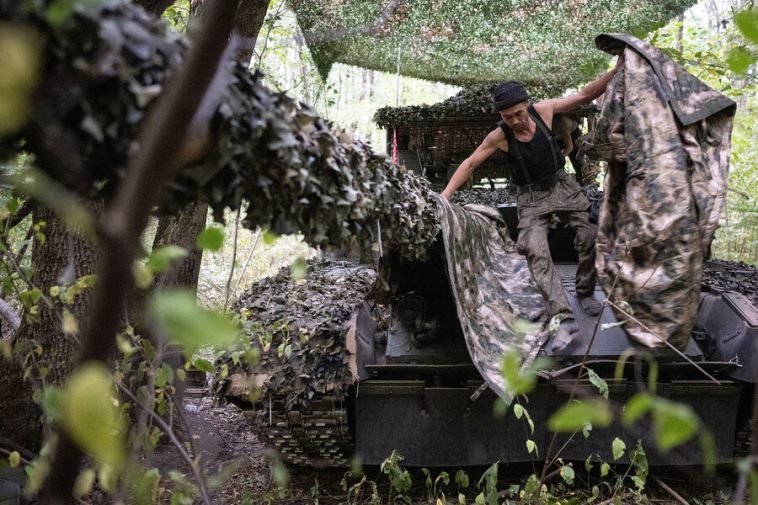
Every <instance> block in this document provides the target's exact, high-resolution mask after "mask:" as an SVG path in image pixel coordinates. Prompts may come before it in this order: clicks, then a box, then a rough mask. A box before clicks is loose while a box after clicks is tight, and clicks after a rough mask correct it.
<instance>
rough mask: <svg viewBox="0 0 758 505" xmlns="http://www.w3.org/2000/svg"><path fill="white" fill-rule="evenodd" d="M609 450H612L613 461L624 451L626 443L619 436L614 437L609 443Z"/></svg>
mask: <svg viewBox="0 0 758 505" xmlns="http://www.w3.org/2000/svg"><path fill="white" fill-rule="evenodd" d="M611 450H612V452H613V461H616V460H617V459H619V458H621V457H622V456H623V455H624V453H625V452H626V444H625V443H624V441H623V440H621V439H620V438H619V437H616V438H614V439H613V442H612V443H611Z"/></svg>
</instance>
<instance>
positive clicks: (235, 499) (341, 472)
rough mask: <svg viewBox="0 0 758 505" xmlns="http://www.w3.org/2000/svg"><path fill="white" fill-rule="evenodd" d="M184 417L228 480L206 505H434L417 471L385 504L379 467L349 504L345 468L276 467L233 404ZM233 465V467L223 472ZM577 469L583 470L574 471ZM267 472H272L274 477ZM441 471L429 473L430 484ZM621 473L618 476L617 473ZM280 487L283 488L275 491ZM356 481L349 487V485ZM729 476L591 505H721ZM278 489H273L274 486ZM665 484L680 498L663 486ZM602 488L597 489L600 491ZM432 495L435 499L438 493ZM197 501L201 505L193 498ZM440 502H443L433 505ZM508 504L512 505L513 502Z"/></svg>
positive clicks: (571, 493) (662, 476)
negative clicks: (402, 492) (403, 492)
mask: <svg viewBox="0 0 758 505" xmlns="http://www.w3.org/2000/svg"><path fill="white" fill-rule="evenodd" d="M184 416H185V420H186V423H187V425H188V427H189V430H190V434H191V437H192V445H194V448H195V450H196V451H197V453H198V454H200V455H201V461H202V462H203V468H204V473H205V475H206V476H207V477H209V476H212V475H215V474H217V473H218V472H219V470H220V469H221V468H223V467H225V466H226V467H227V468H230V469H231V470H229V472H230V473H231V476H230V477H229V478H228V479H227V480H225V481H224V483H223V484H222V485H220V486H219V487H218V488H216V489H214V490H212V491H210V497H211V502H212V503H214V504H218V505H232V504H234V505H237V504H242V505H258V504H271V505H301V504H302V505H306V504H309V505H310V504H318V505H331V504H342V503H355V504H369V503H372V501H371V483H372V482H374V483H376V496H378V497H379V500H380V501H378V502H377V501H374V502H373V503H377V504H379V503H381V504H388V503H412V504H419V505H420V504H435V502H436V498H432V497H431V496H430V494H433V493H430V491H431V490H430V489H428V488H427V486H425V485H424V482H425V480H426V477H425V475H424V474H423V473H422V472H421V470H415V471H414V470H411V475H412V478H413V482H414V488H413V489H412V491H411V493H410V494H411V496H412V498H411V499H410V500H406V501H397V502H390V501H389V500H390V489H389V485H388V479H387V477H386V476H384V475H382V474H381V472H380V470H379V468H377V467H369V468H365V469H364V472H365V473H366V476H367V479H368V480H367V483H366V484H365V485H364V486H363V490H364V491H363V493H362V494H361V495H360V497H359V498H358V499H357V500H356V499H354V498H352V499H351V500H348V497H347V493H346V491H345V489H343V487H342V481H343V478H344V477H345V475H346V471H347V470H346V469H321V470H316V469H307V468H302V467H295V466H289V465H287V466H284V465H281V464H279V463H278V461H277V459H276V456H275V455H274V454H273V453H272V452H270V451H269V450H267V449H266V448H265V447H264V446H263V444H261V443H260V442H259V441H258V439H257V438H256V436H255V434H254V433H253V432H252V430H251V429H250V427H249V425H248V423H247V421H246V420H245V418H244V416H243V414H242V412H241V411H239V410H238V409H237V408H236V407H235V406H233V405H222V406H215V405H214V404H213V402H212V401H211V399H210V398H207V397H189V398H188V399H187V400H186V401H185V411H184ZM152 465H153V466H155V467H157V468H159V469H160V470H161V473H162V474H163V473H164V472H167V471H168V470H170V469H179V470H180V471H183V472H186V473H187V474H188V476H189V468H188V467H187V465H186V464H185V462H184V461H183V460H182V459H181V458H180V457H179V455H178V453H177V452H176V450H174V449H173V448H172V446H170V445H164V446H162V447H161V448H160V449H159V450H158V451H157V452H156V454H155V456H154V458H153V460H152ZM227 465H233V466H227ZM576 466H578V467H581V466H583V465H581V464H578V465H576ZM272 468H273V469H274V470H273V471H272ZM484 470H486V468H475V469H467V471H469V475H470V480H471V486H470V488H469V491H467V492H466V493H465V495H466V503H469V504H472V503H474V498H475V496H476V495H477V494H478V493H479V490H477V489H475V484H476V481H477V480H479V476H480V475H481V474H482V473H483V472H484ZM539 470H540V469H539V468H538V469H537V471H539ZM439 471H440V470H433V471H432V479H434V478H435V477H436V476H437V475H438V474H439ZM533 471H535V470H534V469H533V468H531V466H529V465H510V466H508V467H507V468H506V467H505V465H501V471H500V478H499V482H498V489H505V490H507V489H508V488H509V487H510V485H511V484H515V483H523V482H524V481H525V480H526V479H527V477H528V476H529V474H531V473H532V472H533ZM620 471H623V469H621V470H620ZM454 472H455V469H453V470H452V471H451V472H450V477H451V479H450V481H451V482H450V484H449V485H448V486H443V487H442V490H443V491H444V492H445V494H446V496H447V503H450V504H452V503H458V490H457V487H456V485H455V484H454V483H453V479H452V476H453V474H454ZM584 477H586V476H581V475H580V472H579V471H578V470H577V482H579V481H580V480H581V479H583V478H584ZM283 482H286V484H285V485H284V486H282V485H279V484H281V483H283ZM355 482H356V481H355V480H352V481H350V485H352V484H354V483H355ZM735 482H736V479H735V476H734V473H733V470H732V469H731V468H727V467H724V468H720V469H719V470H718V471H717V473H716V475H715V476H705V475H703V474H702V471H701V470H699V469H697V468H695V467H693V468H684V469H683V468H654V469H651V475H650V477H649V478H648V483H647V486H646V488H645V490H644V493H643V494H644V496H642V497H641V496H639V495H637V496H635V494H634V493H633V491H632V488H633V485H632V483H631V482H629V483H628V486H629V487H627V488H626V489H625V490H624V491H622V492H620V493H618V494H617V499H620V500H618V501H617V500H612V499H611V500H609V499H608V498H609V496H605V495H606V494H608V493H607V492H606V491H607V490H604V491H602V492H601V493H602V494H601V496H600V497H599V498H598V499H597V500H595V503H624V504H626V503H656V504H676V503H689V504H691V505H722V504H723V505H726V504H728V503H731V502H730V500H729V496H730V495H731V493H732V492H733V490H734V487H735ZM278 483H279V484H278ZM661 483H664V484H665V485H666V486H668V487H669V488H670V489H671V490H673V491H674V493H676V494H678V495H679V499H677V498H676V497H674V496H673V495H672V493H671V492H670V491H667V490H666V489H664V487H663V486H662V485H661ZM167 488H168V489H167V490H166V491H164V495H163V498H164V500H165V502H166V503H168V501H169V500H168V498H169V497H170V493H171V491H170V487H169V486H167ZM590 488H591V486H586V489H582V486H581V485H579V484H577V485H576V486H575V487H574V488H566V487H564V486H563V485H561V484H559V485H558V486H557V488H556V489H554V491H557V492H556V493H555V494H559V493H560V496H565V498H566V501H565V503H567V504H568V503H589V500H588V498H590V495H589V493H588V490H589V489H590ZM601 488H602V486H601ZM436 497H441V495H439V494H437V495H436ZM506 498H507V496H506V495H505V493H504V492H503V493H501V499H500V503H506ZM195 503H202V501H201V500H200V499H197V500H196V501H195ZM439 503H444V502H439ZM510 503H518V500H516V499H512V501H511V502H510Z"/></svg>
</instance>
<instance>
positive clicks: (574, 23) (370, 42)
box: [289, 0, 695, 96]
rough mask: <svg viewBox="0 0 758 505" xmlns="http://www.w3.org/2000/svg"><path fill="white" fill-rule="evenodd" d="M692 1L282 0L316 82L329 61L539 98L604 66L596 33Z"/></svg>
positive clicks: (676, 10)
mask: <svg viewBox="0 0 758 505" xmlns="http://www.w3.org/2000/svg"><path fill="white" fill-rule="evenodd" d="M694 3H695V2H694V0H668V1H663V2H661V1H658V0H633V1H629V0H590V1H587V0H564V1H561V2H554V1H546V0H516V1H514V0H456V1H449V0H414V1H410V0H363V1H360V2H345V1H339V2H337V1H334V0H290V2H289V4H290V5H291V6H292V9H293V10H294V12H295V15H296V16H297V20H298V23H299V25H300V27H301V28H302V29H303V31H304V34H305V39H306V42H307V43H308V46H309V48H310V50H311V54H312V56H313V59H314V61H315V63H316V66H317V67H318V69H319V71H320V73H321V75H322V76H326V75H327V74H328V73H329V69H330V68H331V66H332V65H333V64H334V63H335V62H339V63H346V64H349V65H357V66H361V67H365V68H371V69H374V70H381V71H384V72H393V73H394V72H395V71H396V69H397V60H398V53H399V59H400V68H401V70H400V71H401V73H403V74H404V75H408V76H413V77H418V78H421V79H429V80H433V81H441V82H446V83H450V84H457V85H470V84H474V83H481V82H491V81H495V80H506V79H516V80H519V81H522V82H523V83H524V84H525V85H526V86H527V88H530V89H533V88H543V89H544V91H545V93H546V94H547V95H549V96H555V95H556V94H560V93H562V92H563V90H565V89H566V88H568V87H571V86H576V85H578V84H580V83H582V82H586V81H588V80H589V79H591V78H592V77H593V76H594V75H595V74H596V73H597V72H599V71H600V70H601V69H602V68H604V66H605V65H606V64H607V61H608V60H607V57H604V56H603V55H601V54H598V53H597V51H595V50H594V46H593V38H594V36H595V35H597V34H598V33H601V32H609V31H613V32H627V33H636V34H638V35H641V34H642V33H646V32H647V31H649V30H651V29H653V28H655V27H657V26H658V25H661V24H664V23H666V22H668V20H670V19H671V18H673V17H674V16H676V15H678V14H681V13H682V12H684V10H685V9H686V8H687V7H689V6H691V5H693V4H694Z"/></svg>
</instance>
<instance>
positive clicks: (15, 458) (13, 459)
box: [8, 451, 21, 468]
mask: <svg viewBox="0 0 758 505" xmlns="http://www.w3.org/2000/svg"><path fill="white" fill-rule="evenodd" d="M8 464H10V465H11V468H16V467H17V466H18V465H20V464H21V454H19V452H18V451H13V452H12V453H10V454H9V455H8Z"/></svg>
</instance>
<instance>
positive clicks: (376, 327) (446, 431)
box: [227, 206, 758, 466]
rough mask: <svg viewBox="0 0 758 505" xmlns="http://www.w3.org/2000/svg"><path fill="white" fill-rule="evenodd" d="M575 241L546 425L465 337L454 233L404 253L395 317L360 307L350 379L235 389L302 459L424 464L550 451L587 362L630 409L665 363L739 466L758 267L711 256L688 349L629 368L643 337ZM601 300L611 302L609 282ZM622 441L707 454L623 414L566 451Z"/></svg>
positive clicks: (534, 405)
mask: <svg viewBox="0 0 758 505" xmlns="http://www.w3.org/2000/svg"><path fill="white" fill-rule="evenodd" d="M501 212H503V214H504V215H505V217H506V220H508V219H512V218H513V216H512V213H513V207H512V206H505V207H503V208H502V209H501ZM571 238H572V237H571V235H570V233H568V232H567V231H566V230H562V229H556V230H555V231H554V232H553V233H552V234H551V237H550V246H551V251H552V252H553V256H554V258H555V259H556V265H557V267H558V269H559V271H560V273H561V275H562V277H563V285H564V289H565V292H566V294H567V297H568V299H569V301H570V303H571V304H572V305H573V308H574V313H575V315H576V317H577V322H578V324H579V326H580V328H581V333H580V337H579V338H578V339H577V340H576V341H574V342H573V343H572V344H571V345H570V346H568V347H566V348H564V349H562V350H561V351H559V352H554V351H552V350H551V343H552V342H551V341H550V340H548V341H547V342H546V343H545V345H543V346H542V348H541V349H540V351H539V354H540V355H541V356H545V357H549V358H551V359H552V363H553V365H552V367H551V368H550V369H549V370H546V371H543V372H542V373H541V374H540V377H539V380H538V384H537V387H536V390H535V391H534V392H532V393H531V394H530V395H529V397H528V400H526V399H517V401H520V402H522V403H523V402H528V403H523V405H524V406H525V407H526V408H527V409H528V412H529V414H530V416H531V418H532V420H533V422H534V430H535V431H534V433H530V430H529V428H528V425H527V422H526V421H525V419H524V418H521V419H517V418H516V417H515V416H514V414H513V412H512V410H510V409H509V410H507V412H505V414H504V415H497V414H496V413H495V412H496V411H497V410H498V409H497V408H496V407H497V404H498V402H499V400H498V397H497V396H496V395H495V394H494V393H492V392H491V391H490V390H489V389H488V388H487V387H486V385H485V383H484V381H483V379H482V377H481V375H480V374H479V372H478V370H477V368H476V367H475V366H474V364H473V363H472V361H471V358H470V356H469V353H468V350H467V347H466V344H465V342H464V338H463V334H462V330H461V324H460V322H459V321H458V316H457V315H456V308H455V305H454V301H453V293H452V292H451V288H450V286H449V284H448V281H447V276H446V272H445V262H444V259H443V251H442V246H441V243H440V242H441V241H437V242H435V244H434V245H433V246H432V247H431V248H430V251H429V255H428V258H427V259H426V260H425V261H415V262H409V261H400V260H396V261H395V262H394V263H393V264H392V265H391V268H390V271H391V272H392V275H391V276H390V277H389V279H383V282H388V283H389V286H385V287H386V288H388V291H389V292H390V293H391V296H390V299H389V300H390V301H389V315H388V316H384V317H378V314H377V308H376V306H374V305H372V304H371V303H363V304H358V303H354V304H353V307H354V311H353V313H352V317H351V318H349V320H348V319H347V318H346V319H345V321H344V322H343V325H342V327H343V328H344V333H343V335H339V336H337V335H335V338H337V339H340V338H342V339H344V342H345V344H344V347H345V349H346V351H347V353H346V355H345V358H344V362H343V365H344V367H345V368H346V369H349V370H350V371H351V372H350V374H349V379H345V380H343V381H342V383H341V384H333V385H332V386H331V388H330V389H329V390H328V391H323V392H315V393H313V392H311V393H309V394H310V398H307V401H300V400H305V399H304V398H303V397H304V396H306V395H305V394H303V395H301V397H299V398H298V400H297V401H295V400H293V399H292V396H291V394H290V395H287V394H278V393H277V391H276V390H275V389H272V388H270V387H269V388H266V386H265V385H264V394H263V395H262V396H261V397H260V399H258V400H256V401H254V402H251V401H249V398H248V396H247V393H248V392H249V390H250V384H251V383H252V382H254V381H251V379H250V377H253V376H258V377H260V373H259V372H255V373H251V374H248V375H247V376H246V377H247V378H246V379H244V380H242V382H244V381H245V380H247V384H248V386H247V389H246V387H244V386H243V387H237V388H236V393H235V394H227V397H228V398H230V399H232V400H233V401H235V402H236V403H238V404H239V405H240V406H241V407H242V408H244V409H245V410H246V411H247V413H248V418H249V419H250V421H251V423H252V424H253V426H254V428H255V430H256V431H257V432H258V434H259V436H260V437H261V439H262V440H263V441H264V442H265V443H267V444H270V445H272V446H274V447H275V448H277V449H278V450H279V452H280V453H281V454H282V457H283V459H285V460H287V461H289V462H292V463H295V464H301V465H309V466H342V465H347V464H348V463H349V462H350V460H351V459H352V457H353V456H354V455H357V456H358V457H360V459H361V461H363V462H364V463H367V464H379V463H381V462H382V461H384V459H385V458H386V457H387V456H388V455H389V454H390V453H391V452H392V450H397V451H399V452H400V453H401V454H402V455H403V456H404V457H405V463H406V464H408V465H411V466H461V465H485V464H491V463H492V462H493V461H497V460H499V461H504V462H519V461H533V460H539V459H542V458H544V456H545V455H544V450H545V448H547V447H548V445H549V443H550V439H551V438H552V436H553V435H552V433H550V432H548V431H547V430H546V426H547V419H548V418H549V417H550V416H551V415H552V414H553V413H554V412H555V411H556V410H557V409H558V408H560V407H561V406H562V405H564V404H565V403H566V401H567V400H568V399H569V395H570V394H571V391H572V389H575V388H576V389H578V390H579V391H580V392H581V391H582V390H592V389H593V388H594V386H592V385H591V384H590V382H589V381H588V380H586V379H582V380H579V381H577V380H576V376H577V373H578V372H579V371H580V368H581V367H582V366H584V367H588V368H591V369H592V370H593V371H594V372H595V373H597V374H598V375H599V376H600V377H603V378H604V379H605V380H606V381H607V383H608V388H609V400H610V402H611V405H612V407H613V408H614V410H615V411H616V413H617V414H618V413H620V412H621V409H622V407H623V405H624V404H625V403H626V401H627V400H628V399H629V398H630V397H631V396H632V395H634V394H635V393H637V392H639V391H641V390H643V389H644V388H645V384H646V381H647V380H648V373H649V371H650V362H651V361H653V360H654V361H655V362H656V365H655V369H656V371H657V374H658V386H657V391H656V393H657V394H658V395H659V396H662V397H664V398H667V399H670V400H673V401H677V402H682V403H685V404H687V405H690V406H691V407H692V408H693V410H694V411H695V413H697V415H698V416H699V418H700V419H701V421H702V426H703V427H704V428H706V429H708V430H709V431H710V432H711V433H712V434H713V435H714V438H715V447H716V460H717V462H720V463H726V462H731V461H733V459H734V457H735V456H736V455H739V454H744V453H745V452H746V451H747V444H748V443H749V440H750V435H749V433H748V431H747V429H748V425H749V423H748V421H749V416H750V413H751V401H752V398H753V390H754V384H755V382H756V379H758V376H757V375H758V362H757V361H758V309H757V308H756V291H757V289H756V288H758V273H756V270H755V269H754V268H753V267H749V266H744V265H743V266H740V265H731V264H728V263H710V264H708V265H707V267H706V271H705V275H704V284H703V292H702V293H701V302H700V311H699V314H698V318H697V323H696V326H695V331H694V332H693V334H692V336H691V338H690V339H689V342H688V343H687V346H686V348H685V349H684V350H683V351H682V352H681V354H678V353H672V352H660V351H659V352H652V351H650V350H644V349H641V350H640V352H642V353H643V354H646V355H648V356H649V358H652V359H640V360H634V359H632V360H628V361H627V362H626V365H625V366H623V367H621V368H620V370H621V373H620V374H619V373H618V372H616V368H617V363H618V360H619V357H620V356H622V355H624V354H625V353H628V350H629V349H632V348H634V344H633V343H632V341H630V339H629V337H628V335H627V334H626V332H625V331H624V330H623V327H621V326H618V325H617V324H615V323H617V322H618V321H617V320H616V317H615V315H614V313H613V312H612V311H611V310H610V308H608V307H606V308H605V309H604V311H603V313H602V314H601V317H600V318H599V320H598V319H597V318H590V317H588V316H586V315H584V313H583V312H582V311H581V308H580V307H579V305H578V302H577V300H576V298H575V293H574V285H573V276H574V271H575V268H576V267H575V263H574V261H575V258H574V253H573V248H572V247H571ZM345 268H351V269H355V268H357V267H355V266H347V265H346V266H345ZM364 268H365V267H364ZM735 288H737V289H735ZM740 291H741V292H740ZM595 296H596V298H597V299H598V300H599V301H603V300H604V294H603V292H602V290H600V289H599V288H598V289H597V290H596V293H595ZM387 320H388V321H387ZM338 326H339V325H338ZM582 363H583V365H582ZM345 377H348V376H345ZM238 380H240V379H239V378H238ZM258 383H260V384H263V383H264V381H261V380H258ZM227 391H229V389H227ZM500 410H503V409H500ZM614 417H615V418H616V419H618V418H619V417H620V416H619V415H616V416H614ZM616 437H619V438H621V439H622V440H624V441H625V443H626V445H627V447H632V446H634V445H635V444H636V442H637V440H640V441H641V442H642V444H643V446H644V447H645V449H646V451H647V452H648V460H649V462H650V463H651V464H665V465H690V464H699V463H701V462H702V459H703V453H702V451H701V448H700V446H699V445H698V444H697V442H689V443H687V444H684V445H682V446H680V447H678V448H676V449H674V450H672V451H669V452H667V453H665V454H664V453H659V452H657V451H656V450H655V443H654V441H653V439H652V434H651V430H650V427H649V426H647V425H645V424H644V423H643V424H639V425H636V426H635V427H633V428H628V427H625V426H622V425H621V423H620V422H615V423H614V424H612V425H611V426H609V427H608V428H604V429H599V428H595V429H594V430H593V431H592V433H591V434H590V436H588V437H584V436H582V435H581V434H575V435H574V436H559V437H558V439H557V441H556V443H557V444H558V445H557V446H556V447H563V449H562V451H561V456H562V457H563V458H564V459H567V460H572V459H573V460H584V459H586V458H587V456H588V455H589V454H595V455H597V456H599V457H600V458H602V459H604V460H606V461H612V460H613V458H612V455H611V442H612V441H613V440H614V439H615V438H616ZM527 439H530V440H533V441H534V442H536V444H537V447H538V450H537V451H531V452H530V451H529V450H527V445H526V440H527Z"/></svg>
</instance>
